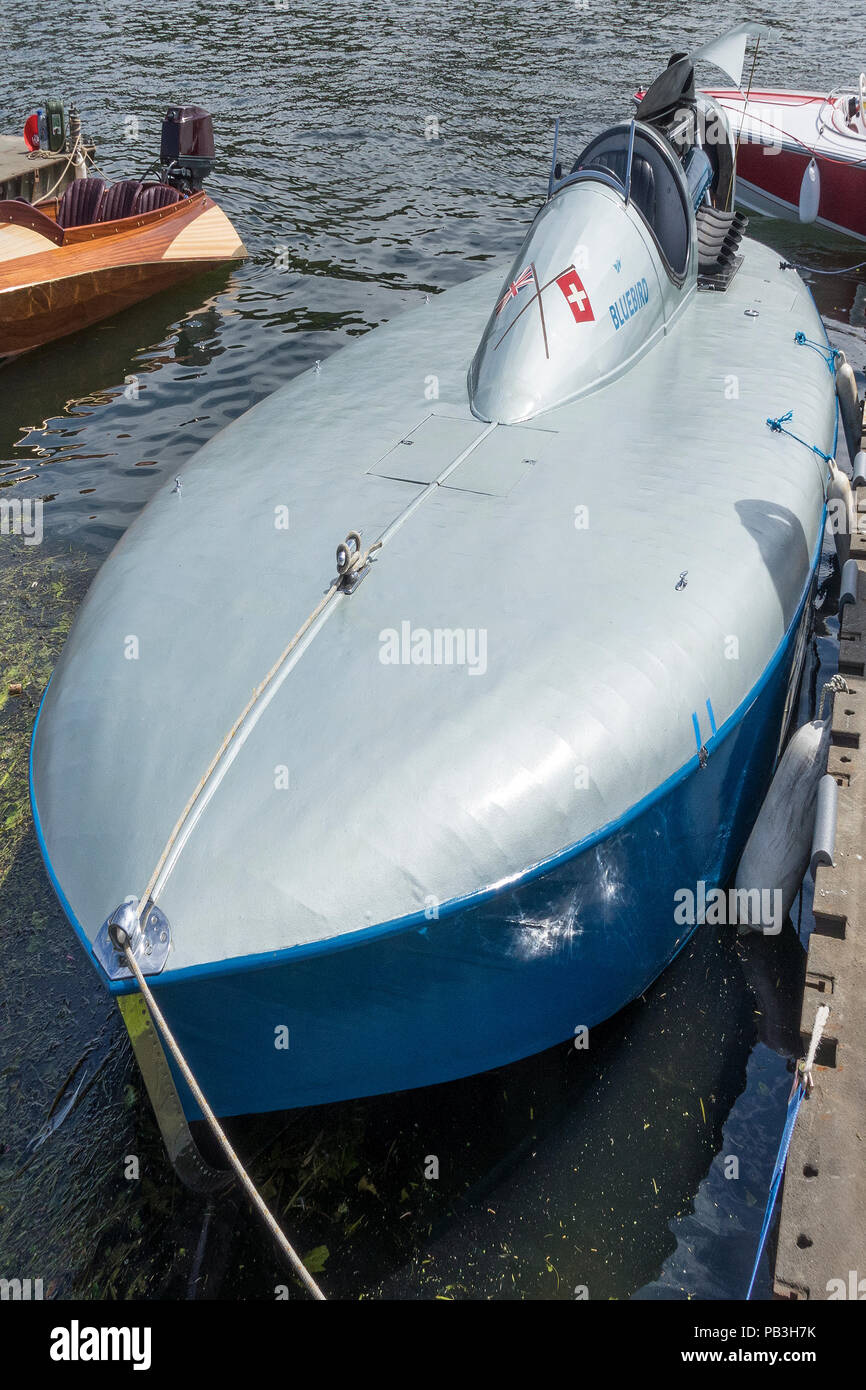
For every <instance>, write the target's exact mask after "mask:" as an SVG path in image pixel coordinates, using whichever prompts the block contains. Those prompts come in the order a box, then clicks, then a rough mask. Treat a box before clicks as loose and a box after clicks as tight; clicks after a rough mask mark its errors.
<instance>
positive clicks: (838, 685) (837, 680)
mask: <svg viewBox="0 0 866 1390" xmlns="http://www.w3.org/2000/svg"><path fill="white" fill-rule="evenodd" d="M840 692H841V693H842V694H844V695H850V693H851V688H850V686H849V685H848V682H847V681H846V679H845V677H844V676H840V675H839V674H838V673H837V674H836V675H835V676H831V677H830V679H829V680H828V681H825V682H824V684H823V686H822V687H821V702H820V704H819V705H818V718H819V719H823V718H824V704H825V702H826V700H827V697H828V696H829V695H836V694H838V693H840Z"/></svg>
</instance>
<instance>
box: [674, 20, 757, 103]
mask: <svg viewBox="0 0 866 1390" xmlns="http://www.w3.org/2000/svg"><path fill="white" fill-rule="evenodd" d="M769 32H770V31H769V29H768V28H767V25H766V24H755V23H753V22H752V21H751V20H746V21H745V23H743V24H737V25H735V26H734V28H733V29H729V30H728V32H727V33H726V34H721V35H720V36H719V38H717V39H713V40H712V42H710V43H705V44H704V46H703V48H698V49H696V50H695V52H694V53H693V54H692V62H693V63H696V62H697V60H698V59H699V58H702V59H703V60H704V62H706V63H713V64H714V66H715V67H717V68H721V70H722V72H726V73H727V74H728V76H729V77H730V78H731V79H732V81H734V82H735V83H736V85H737V86H738V87H739V85H740V82H741V80H742V76H743V63H744V62H745V59H746V41H747V39H748V37H749V35H750V34H751V35H752V37H753V38H755V39H762V38H765V37H766V35H767V34H769Z"/></svg>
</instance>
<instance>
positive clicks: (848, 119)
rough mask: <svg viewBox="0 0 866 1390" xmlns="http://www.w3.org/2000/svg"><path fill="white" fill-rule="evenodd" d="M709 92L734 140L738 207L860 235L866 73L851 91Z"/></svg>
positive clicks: (865, 176)
mask: <svg viewBox="0 0 866 1390" xmlns="http://www.w3.org/2000/svg"><path fill="white" fill-rule="evenodd" d="M710 95H711V96H712V97H713V98H715V100H716V101H718V102H719V103H720V104H721V105H722V106H723V107H724V109H725V111H726V113H727V115H728V118H729V120H730V122H731V125H732V127H733V130H734V133H735V137H736V138H738V140H739V150H738V154H737V197H738V199H739V202H740V204H741V206H743V207H746V208H751V209H753V210H754V211H756V212H762V213H766V214H767V215H769V216H770V217H781V218H784V219H786V220H788V221H800V222H804V223H812V222H817V223H818V225H819V226H822V227H829V228H830V229H831V230H832V231H835V232H843V233H844V234H845V235H846V236H851V237H856V238H857V239H858V240H859V241H866V74H864V73H861V74H860V80H859V83H858V86H857V89H856V90H854V91H851V90H848V91H841V92H839V91H832V92H829V93H823V92H792V91H786V90H783V89H781V88H762V89H760V90H757V91H756V90H750V91H748V93H746V92H743V91H741V90H740V89H739V88H733V89H722V88H719V89H716V90H713V91H711V92H710Z"/></svg>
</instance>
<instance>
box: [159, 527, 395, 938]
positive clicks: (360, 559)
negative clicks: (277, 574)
mask: <svg viewBox="0 0 866 1390" xmlns="http://www.w3.org/2000/svg"><path fill="white" fill-rule="evenodd" d="M381 544H382V542H381V541H376V542H374V544H373V545H371V546H370V547H369V549H368V550H364V551H362V550H361V537H360V536H359V535H358V532H357V531H350V532H349V534H348V535H347V537H346V539H345V541H341V542H340V544H339V545H338V546H337V578H336V579H335V580H334V582H333V584H332V585H331V587H330V588H329V589H328V591H327V593H326V594H325V595H324V596H323V597H322V598H321V599H320V600H319V602H318V603H317V604H316V606H315V608H314V609H313V611H312V613H311V614H310V615H309V617H308V618H306V619H305V620H304V622H303V623H302V624H301V626H300V627H299V628H298V630H297V632H296V633H295V635H294V637H293V638H292V639H291V641H290V642H289V643H288V644H287V645H286V646H285V647H284V648H283V650H282V651H281V652H280V655H279V656H278V657H277V659H276V661H275V662H274V664H273V666H272V667H271V669H270V670H269V671H268V673H267V675H266V676H265V678H264V680H262V681H261V682H260V683H259V684H258V685H257V686H256V688H255V690H254V691H253V693H252V695H251V696H250V698H249V699H248V700H247V703H246V704H245V705H244V707H243V709H242V710H241V712H240V714H239V715H238V717H237V719H236V720H235V722H234V724H232V726H231V728H230V729H229V731H228V733H227V734H226V736H225V738H224V739H223V741H222V743H221V744H220V746H219V748H218V749H217V751H216V753H215V754H214V756H213V757H212V758H211V760H210V762H209V763H208V765H207V768H206V769H205V772H204V774H203V776H202V777H201V779H200V781H199V783H198V785H197V787H196V788H195V790H194V792H193V793H192V795H191V797H190V798H189V800H188V801H187V803H186V805H185V806H184V808H183V810H182V811H181V813H180V816H179V817H178V819H177V821H176V823H175V826H174V829H173V830H172V832H171V834H170V835H169V837H168V840H167V841H166V844H165V848H164V849H163V851H162V854H161V855H160V856H159V859H158V861H157V864H156V867H155V868H154V870H153V873H152V874H151V876H150V878H149V880H148V883H147V887H146V888H145V890H144V892H143V893H142V895H141V897H140V899H139V903H138V917H139V921H143V920H144V916H145V913H146V912H147V910H148V907H149V904H150V901H151V898H152V895H153V892H154V889H155V887H156V884H157V880H158V879H159V876H160V874H161V873H162V870H163V868H164V866H165V863H166V860H167V859H168V857H169V855H170V854H171V851H172V850H173V848H174V846H175V843H176V842H177V837H178V836H179V835H180V833H181V831H182V830H183V827H184V825H185V824H186V822H187V820H188V818H189V815H190V812H191V811H192V809H193V807H194V806H195V804H196V802H197V801H198V799H199V797H200V796H201V794H202V792H203V791H204V789H205V787H206V786H207V784H208V782H209V780H210V778H211V777H212V776H213V773H214V771H215V769H216V767H217V765H218V764H219V762H220V760H221V758H222V757H223V755H224V753H225V751H226V749H227V748H228V746H229V744H230V743H231V741H232V739H233V738H234V737H235V735H236V734H237V732H238V730H239V729H240V727H241V725H242V724H243V722H244V720H245V719H246V718H247V716H248V714H249V713H250V711H251V710H252V709H253V707H254V706H255V704H256V703H257V702H258V700H260V699H261V697H262V695H263V693H264V692H265V690H266V689H267V688H268V686H269V685H270V684H271V682H272V681H273V679H274V677H275V676H276V675H277V673H278V671H279V670H280V669H281V667H282V666H284V665H285V662H286V660H287V659H288V657H289V656H290V655H291V654H292V652H293V651H294V650H295V648H296V647H297V645H298V643H299V642H300V641H301V639H302V638H303V637H304V636H305V635H306V633H307V632H309V630H310V628H311V627H312V626H313V623H314V622H315V621H316V619H317V618H319V617H320V616H321V614H322V613H324V611H325V609H326V608H327V606H328V604H329V603H330V602H331V601H332V599H334V598H335V597H336V595H337V594H338V593H340V592H341V590H343V589H345V587H346V584H347V582H348V581H349V579H351V578H352V577H353V576H355V575H357V574H358V573H359V571H360V570H362V569H364V567H365V566H366V565H367V563H368V562H369V559H370V556H371V555H372V553H373V552H374V551H375V550H378V549H379V548H380V547H381Z"/></svg>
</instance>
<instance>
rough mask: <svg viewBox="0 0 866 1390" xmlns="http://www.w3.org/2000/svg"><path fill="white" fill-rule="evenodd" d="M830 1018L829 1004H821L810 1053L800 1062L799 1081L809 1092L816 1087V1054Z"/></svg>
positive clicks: (816, 1016) (816, 1014) (813, 1031)
mask: <svg viewBox="0 0 866 1390" xmlns="http://www.w3.org/2000/svg"><path fill="white" fill-rule="evenodd" d="M829 1017H830V1006H829V1004H820V1005H819V1006H818V1009H817V1010H816V1013H815V1026H814V1027H813V1029H812V1037H811V1040H810V1042H809V1051H808V1052H807V1053H806V1057H805V1060H804V1061H802V1062H800V1063H799V1064H798V1066H797V1081H800V1082H801V1083H802V1084H803V1086H804V1087H805V1089H806V1090H807V1091H811V1089H812V1087H813V1085H814V1082H813V1080H812V1068H813V1066H814V1065H815V1054H816V1053H817V1051H818V1044H819V1043H820V1041H821V1036H822V1034H823V1032H824V1029H825V1027H826V1026H827V1019H828V1018H829ZM795 1085H796V1082H795Z"/></svg>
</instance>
